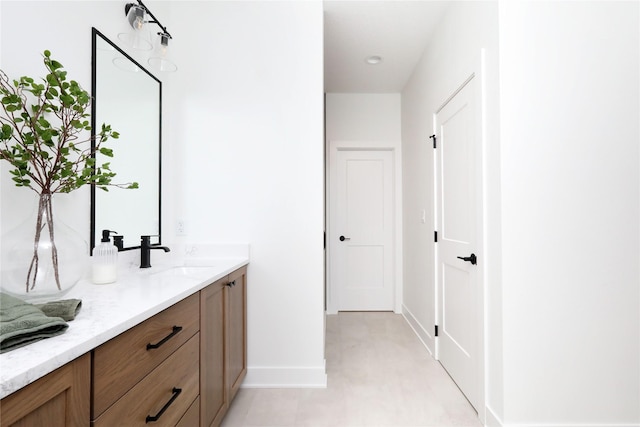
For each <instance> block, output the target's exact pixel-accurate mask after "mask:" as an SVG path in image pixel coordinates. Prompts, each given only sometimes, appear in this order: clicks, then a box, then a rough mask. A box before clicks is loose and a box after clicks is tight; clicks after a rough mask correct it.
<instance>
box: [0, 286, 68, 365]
mask: <svg viewBox="0 0 640 427" xmlns="http://www.w3.org/2000/svg"><path fill="white" fill-rule="evenodd" d="M68 327H69V325H67V322H65V321H64V320H63V319H61V318H59V317H47V316H46V315H45V314H44V313H43V312H42V310H40V309H38V308H37V307H35V306H33V305H31V304H28V303H26V302H24V301H22V300H21V299H19V298H15V297H12V296H11V295H7V294H4V293H0V353H4V352H7V351H9V350H13V349H15V348H18V347H22V346H25V345H27V344H30V343H32V342H34V341H38V340H41V339H43V338H49V337H53V336H56V335H60V334H62V333H63V332H64V331H66V330H67V328H68Z"/></svg>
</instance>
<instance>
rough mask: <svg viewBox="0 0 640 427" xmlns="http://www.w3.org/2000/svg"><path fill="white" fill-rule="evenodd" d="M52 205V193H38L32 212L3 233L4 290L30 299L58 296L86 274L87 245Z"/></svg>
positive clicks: (24, 298)
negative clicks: (61, 218) (56, 212)
mask: <svg viewBox="0 0 640 427" xmlns="http://www.w3.org/2000/svg"><path fill="white" fill-rule="evenodd" d="M53 205H54V200H53V198H52V196H51V194H40V195H39V197H38V201H37V206H36V207H35V209H33V210H32V213H31V215H30V216H29V217H28V218H27V219H26V220H25V221H24V222H23V223H22V224H20V225H19V226H18V227H16V228H14V229H13V230H11V231H9V232H8V233H6V234H5V235H3V236H2V259H1V261H2V263H1V264H0V266H1V267H0V271H1V274H0V279H1V282H0V287H1V288H2V291H3V292H6V293H9V294H11V295H13V296H15V297H17V298H21V299H22V300H25V301H29V302H41V301H48V300H55V299H60V298H61V297H62V296H64V295H65V294H66V293H67V292H69V290H71V288H72V287H73V286H75V285H76V284H77V283H78V281H79V280H80V279H81V278H82V277H83V275H84V274H85V272H86V269H87V267H88V265H89V247H88V244H87V242H86V241H85V240H84V239H83V238H82V236H81V235H80V234H79V233H77V232H76V231H75V230H73V229H72V228H70V227H69V226H67V225H66V224H64V223H63V222H62V221H61V220H60V219H59V218H57V217H56V214H55V210H54V208H53Z"/></svg>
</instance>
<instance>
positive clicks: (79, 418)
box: [0, 259, 248, 427]
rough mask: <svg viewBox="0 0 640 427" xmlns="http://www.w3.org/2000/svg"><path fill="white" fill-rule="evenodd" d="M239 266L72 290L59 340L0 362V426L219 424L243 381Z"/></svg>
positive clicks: (227, 263) (179, 270) (243, 282)
mask: <svg viewBox="0 0 640 427" xmlns="http://www.w3.org/2000/svg"><path fill="white" fill-rule="evenodd" d="M247 263H248V260H244V259H242V260H223V261H221V262H219V263H218V265H216V266H213V267H206V268H205V267H173V268H166V269H161V270H159V271H155V270H154V271H152V272H143V273H141V272H136V273H135V274H133V273H132V274H131V275H129V276H128V277H125V278H123V279H122V280H119V281H118V282H117V283H115V284H113V285H103V286H98V285H91V284H88V283H82V284H79V285H78V286H77V289H74V290H73V291H72V292H73V295H70V297H74V298H78V297H80V298H81V299H82V300H83V308H82V311H81V312H80V314H79V316H78V317H77V318H76V320H74V321H72V322H70V323H69V329H68V331H67V332H66V333H65V334H63V335H60V336H58V337H54V338H50V339H46V340H42V341H39V342H37V343H34V344H31V345H29V346H26V347H23V348H20V349H16V350H13V351H10V352H8V353H5V354H2V355H0V363H1V369H2V371H1V372H0V378H1V380H2V390H1V392H2V397H3V399H2V401H1V402H0V405H1V411H2V418H1V420H0V424H1V426H2V427H4V426H47V427H49V426H89V425H91V426H96V427H99V426H109V427H110V426H115V425H127V426H136V425H140V426H144V425H159V426H189V427H191V426H206V427H209V426H217V425H219V424H220V422H221V421H222V418H223V417H224V415H225V413H226V411H227V409H228V407H229V404H230V402H231V400H232V399H233V398H234V396H235V394H236V393H237V391H238V388H239V386H240V384H241V382H242V379H243V378H244V376H245V374H246V368H247V364H246V363H247V355H246V342H247V341H246V334H247V332H246V331H247V329H246V323H247V321H246V290H247V279H246V277H247V276H246V272H247ZM45 371H47V372H45Z"/></svg>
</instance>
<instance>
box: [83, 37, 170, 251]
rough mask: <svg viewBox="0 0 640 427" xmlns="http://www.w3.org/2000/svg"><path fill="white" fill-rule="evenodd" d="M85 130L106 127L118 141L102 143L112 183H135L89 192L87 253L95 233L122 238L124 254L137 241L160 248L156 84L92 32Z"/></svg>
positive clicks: (158, 88) (158, 98) (159, 117)
mask: <svg viewBox="0 0 640 427" xmlns="http://www.w3.org/2000/svg"><path fill="white" fill-rule="evenodd" d="M91 58H92V68H91V69H92V72H91V73H92V81H91V88H92V96H93V102H92V105H91V129H92V131H91V132H92V136H93V137H94V139H95V131H96V129H98V128H99V127H101V126H102V124H103V123H107V124H109V125H111V127H112V129H113V130H115V131H117V132H118V133H119V134H120V137H119V138H118V139H115V140H109V141H108V142H107V146H108V148H111V149H113V157H111V158H109V157H105V156H103V155H101V154H100V153H96V164H98V165H100V164H102V163H104V162H105V161H108V162H109V163H110V165H111V170H113V171H114V172H115V173H116V176H115V178H114V179H113V181H112V183H114V184H116V183H129V182H138V184H139V188H137V189H130V190H126V189H119V188H110V189H109V191H104V190H101V189H97V188H96V187H95V186H92V187H91V231H90V234H91V248H92V250H93V248H94V247H95V246H96V243H99V241H98V240H99V239H100V236H101V230H105V229H108V230H114V231H116V232H117V233H118V234H119V235H121V236H123V247H124V249H125V250H126V249H134V248H138V247H140V236H143V235H149V236H153V237H152V240H151V243H152V244H160V243H161V237H160V233H161V212H160V210H161V209H160V208H161V170H162V168H161V155H162V151H161V147H162V137H161V136H162V132H161V130H162V113H161V112H162V82H161V81H160V80H158V79H157V78H156V77H155V76H154V75H153V74H151V73H150V72H149V71H148V70H146V69H145V68H144V67H143V66H141V65H140V64H139V63H138V62H136V61H135V60H134V59H133V58H132V57H130V56H129V55H127V54H126V53H125V52H124V51H122V50H121V49H120V48H119V47H118V46H116V45H115V44H114V43H113V42H111V41H110V40H109V39H108V38H107V37H105V36H104V35H103V34H102V33H100V31H98V30H97V29H95V28H93V29H92V56H91Z"/></svg>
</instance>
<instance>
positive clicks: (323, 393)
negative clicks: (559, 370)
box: [222, 312, 481, 427]
mask: <svg viewBox="0 0 640 427" xmlns="http://www.w3.org/2000/svg"><path fill="white" fill-rule="evenodd" d="M326 333H327V336H326V360H327V376H328V385H327V388H326V389H249V388H244V389H240V391H239V393H238V395H237V396H236V398H235V400H234V402H233V403H232V405H231V408H230V410H229V412H228V414H227V416H226V418H225V419H224V421H223V423H222V427H240V426H279V427H284V426H314V427H329V426H336V427H337V426H339V427H342V426H344V427H352V426H353V427H355V426H393V427H400V426H412V427H418V426H434V427H445V426H456V427H460V426H464V427H478V426H480V425H481V424H480V422H479V421H478V418H477V415H476V413H475V411H474V410H473V408H472V407H471V405H470V404H469V403H468V402H467V400H466V399H465V397H464V396H463V395H462V393H461V392H460V390H458V388H457V387H456V385H455V384H454V383H453V381H452V380H451V379H450V378H449V376H448V375H447V373H446V372H445V371H444V369H443V368H442V366H441V365H440V364H439V363H438V362H436V361H435V360H434V359H433V358H432V357H431V356H430V355H429V353H428V352H427V350H426V348H425V347H424V346H423V345H422V343H421V342H420V341H419V340H418V338H417V336H416V335H415V333H414V332H413V331H412V330H411V328H410V327H409V325H408V324H407V322H406V321H405V320H404V318H403V317H402V316H401V315H398V314H393V313H379V312H368V313H361V312H356V313H351V312H349V313H340V314H338V315H330V316H327V332H326Z"/></svg>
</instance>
